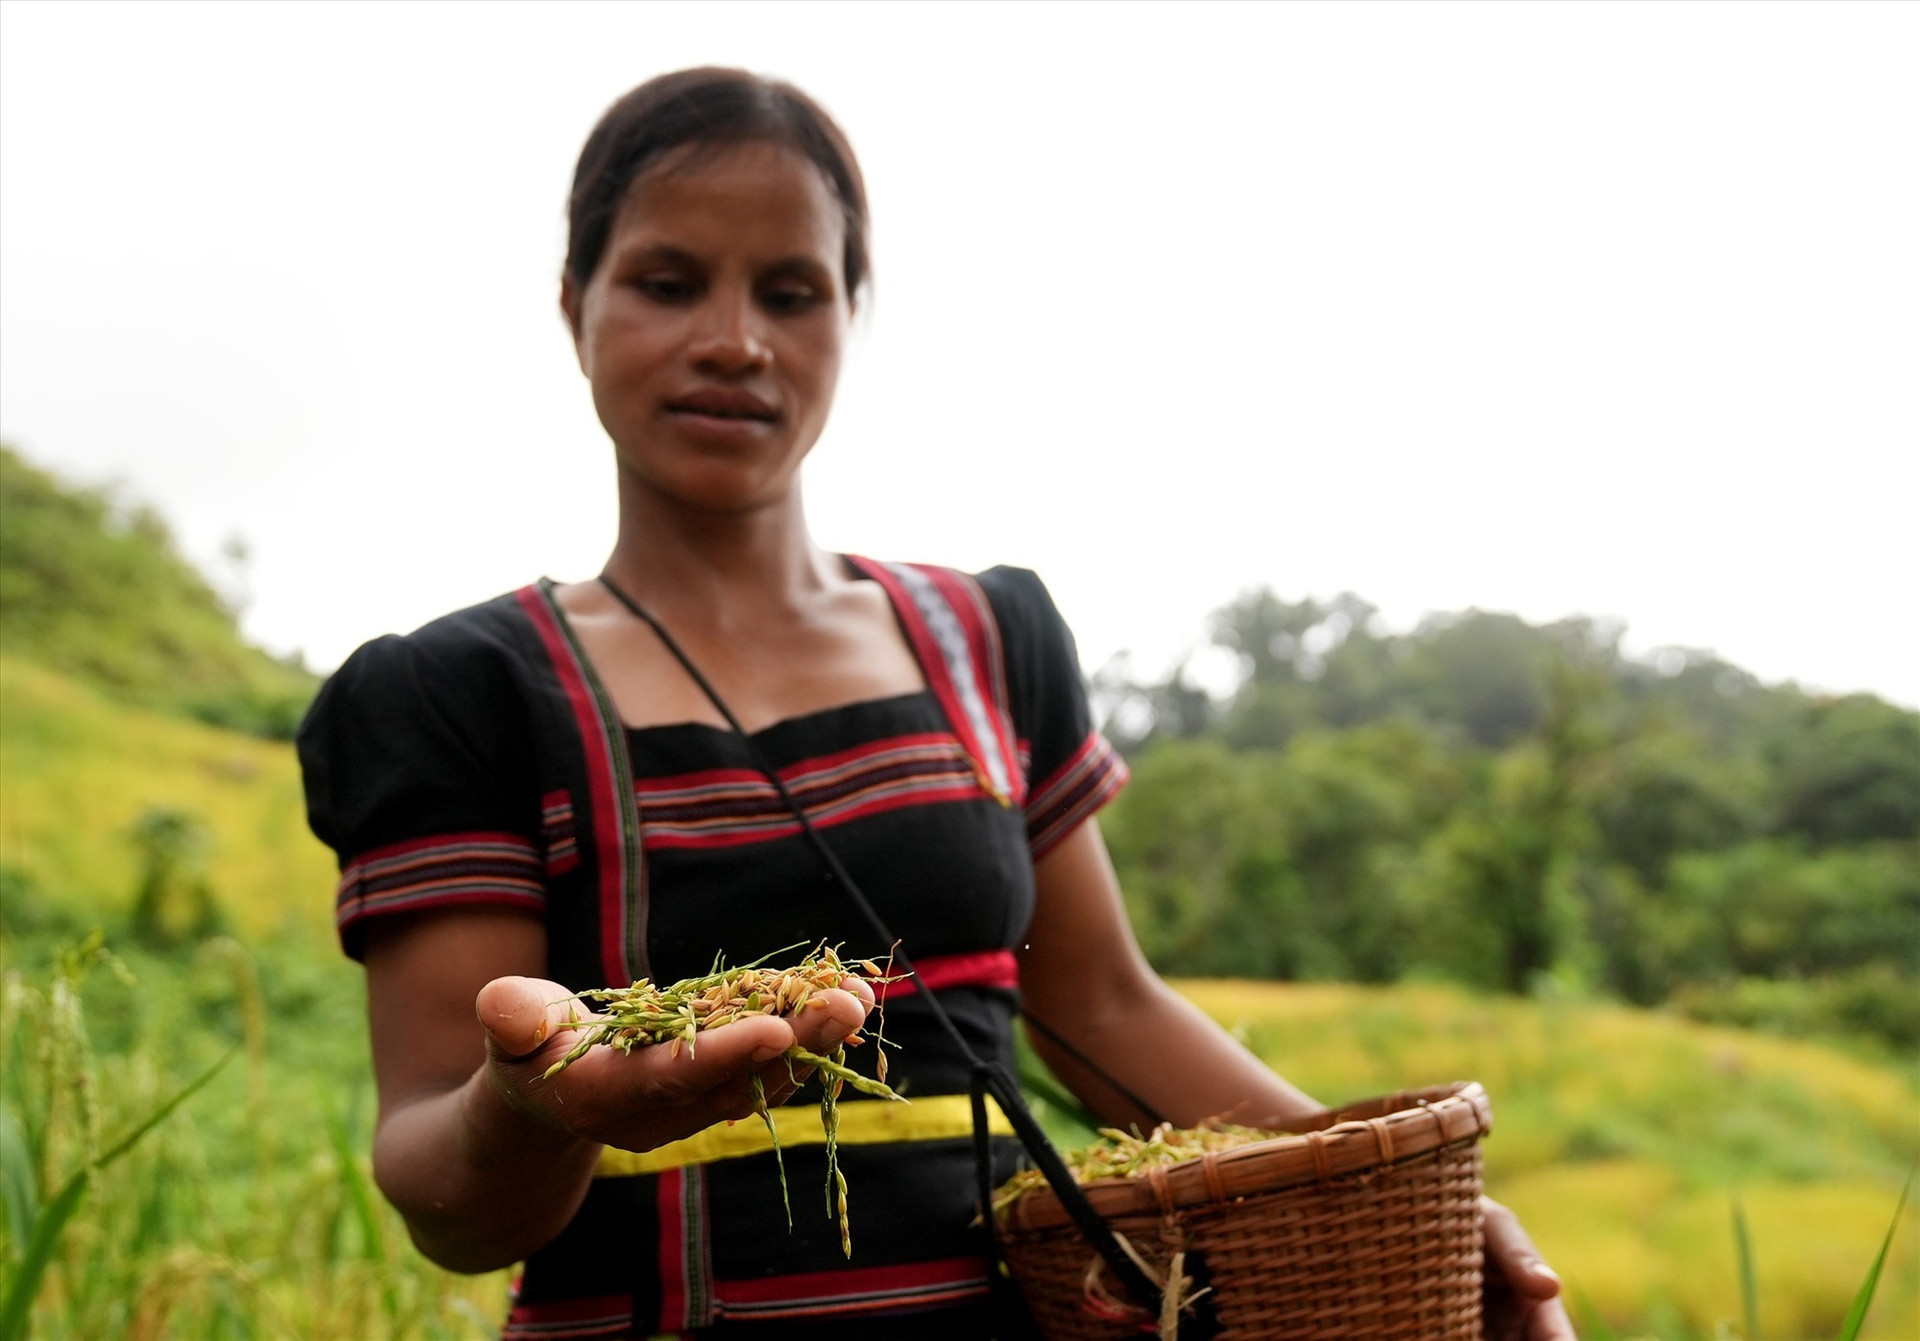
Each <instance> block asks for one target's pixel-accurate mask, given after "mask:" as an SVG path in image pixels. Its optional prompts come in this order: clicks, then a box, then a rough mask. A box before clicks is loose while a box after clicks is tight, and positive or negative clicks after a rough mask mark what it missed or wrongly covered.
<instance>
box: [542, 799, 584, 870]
mask: <svg viewBox="0 0 1920 1341" xmlns="http://www.w3.org/2000/svg"><path fill="white" fill-rule="evenodd" d="M540 838H541V841H542V842H544V843H545V844H546V847H547V874H548V875H549V876H554V875H565V874H566V873H567V872H568V871H571V870H572V869H573V868H574V867H576V866H578V865H579V864H580V842H579V839H578V838H577V837H576V836H575V835H574V832H573V797H571V796H569V795H568V794H567V793H566V792H565V791H557V792H548V793H547V794H546V795H545V796H543V797H541V798H540Z"/></svg>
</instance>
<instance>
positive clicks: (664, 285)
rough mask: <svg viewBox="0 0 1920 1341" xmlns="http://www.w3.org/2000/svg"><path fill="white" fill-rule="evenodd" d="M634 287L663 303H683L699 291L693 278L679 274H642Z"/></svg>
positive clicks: (634, 283)
mask: <svg viewBox="0 0 1920 1341" xmlns="http://www.w3.org/2000/svg"><path fill="white" fill-rule="evenodd" d="M633 287H634V288H636V289H638V290H639V291H640V292H641V293H643V294H645V295H646V296H647V297H649V298H651V299H653V300H654V301H655V302H661V303H682V302H685V301H686V300H687V299H689V298H691V297H693V296H694V294H695V293H696V292H697V289H696V288H695V286H694V283H693V281H692V280H689V279H685V278H682V277H681V276H679V275H642V276H640V278H638V279H636V280H634V282H633Z"/></svg>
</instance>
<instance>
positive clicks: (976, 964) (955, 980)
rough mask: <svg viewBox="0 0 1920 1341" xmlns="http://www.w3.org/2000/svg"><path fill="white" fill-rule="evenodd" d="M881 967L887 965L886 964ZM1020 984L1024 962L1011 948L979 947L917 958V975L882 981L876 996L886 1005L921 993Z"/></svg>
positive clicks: (1015, 985) (915, 967)
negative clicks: (972, 949)
mask: <svg viewBox="0 0 1920 1341" xmlns="http://www.w3.org/2000/svg"><path fill="white" fill-rule="evenodd" d="M881 967H883V968H884V967H885V964H884V963H882V965H881ZM1019 986H1020V961H1019V960H1017V959H1015V958H1014V957H1013V951H1011V950H976V951H972V952H970V953H967V954H960V955H928V956H927V957H926V958H925V959H916V960H914V961H913V976H912V977H911V978H899V979H896V980H895V981H893V982H888V983H881V984H880V986H879V987H878V988H876V989H875V992H874V995H875V997H876V998H877V1000H878V1003H879V1004H880V1005H882V1006H884V1005H886V1004H887V1003H888V1002H890V1001H895V1000H898V999H899V998H901V997H906V996H914V995H916V994H918V993H920V992H944V991H946V990H947V989H949V988H952V987H1004V988H1006V989H1007V990H1009V991H1013V990H1016V989H1018V988H1019Z"/></svg>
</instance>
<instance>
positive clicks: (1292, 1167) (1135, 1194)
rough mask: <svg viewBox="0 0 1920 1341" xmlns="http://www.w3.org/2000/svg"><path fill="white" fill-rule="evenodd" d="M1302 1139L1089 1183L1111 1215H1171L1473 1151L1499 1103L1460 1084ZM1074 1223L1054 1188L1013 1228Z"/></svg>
mask: <svg viewBox="0 0 1920 1341" xmlns="http://www.w3.org/2000/svg"><path fill="white" fill-rule="evenodd" d="M1300 1125H1301V1126H1302V1127H1303V1128H1304V1130H1303V1131H1301V1132H1300V1133H1299V1134H1297V1135H1289V1136H1280V1137H1275V1138H1274V1139H1273V1140H1270V1141H1259V1142H1255V1143H1254V1144H1252V1145H1244V1146H1239V1147H1236V1148H1235V1149H1232V1150H1221V1151H1215V1152H1211V1153H1208V1154H1202V1155H1196V1156H1194V1157H1193V1158H1192V1159H1188V1160H1183V1161H1181V1162H1180V1163H1178V1164H1171V1165H1167V1166H1166V1167H1164V1168H1159V1169H1150V1170H1148V1171H1147V1172H1146V1173H1144V1174H1142V1175H1140V1176H1138V1177H1133V1178H1128V1177H1123V1176H1112V1177H1107V1178H1096V1179H1093V1180H1092V1181H1090V1182H1087V1183H1084V1184H1082V1187H1083V1189H1084V1190H1085V1192H1086V1195H1087V1200H1088V1201H1089V1202H1091V1203H1092V1205H1093V1208H1094V1210H1095V1211H1097V1212H1098V1213H1099V1214H1100V1215H1101V1216H1102V1217H1103V1218H1107V1219H1116V1218H1122V1217H1130V1216H1141V1215H1172V1214H1174V1213H1175V1212H1177V1211H1180V1210H1183V1209H1188V1208H1191V1207H1196V1206H1204V1205H1208V1204H1210V1203H1217V1202H1228V1201H1234V1200H1238V1199H1239V1198H1241V1197H1246V1196H1252V1195H1255V1194H1258V1193H1262V1192H1274V1191H1278V1190H1280V1189H1282V1188H1287V1187H1295V1186H1299V1185H1301V1184H1305V1183H1316V1182H1325V1181H1329V1180H1332V1179H1336V1178H1349V1177H1352V1176H1354V1175H1356V1174H1364V1173H1367V1172H1369V1171H1373V1170H1378V1169H1382V1168H1386V1167H1388V1166H1391V1165H1394V1164H1402V1163H1406V1162H1408V1161H1410V1160H1414V1159H1418V1158H1420V1157H1422V1156H1425V1155H1430V1154H1432V1153H1433V1152H1435V1151H1437V1150H1441V1149H1443V1148H1445V1147H1448V1146H1457V1145H1471V1144H1473V1143H1474V1142H1476V1141H1478V1140H1479V1139H1480V1138H1481V1137H1483V1136H1485V1135H1486V1134H1487V1133H1488V1132H1489V1131H1491V1130H1492V1128H1493V1107H1492V1104H1491V1103H1490V1102H1489V1101H1488V1099H1487V1092H1486V1090H1485V1089H1484V1088H1483V1087H1482V1086H1481V1085H1480V1083H1479V1082H1478V1081H1471V1080H1466V1081H1458V1082H1455V1083H1454V1084H1451V1085H1435V1086H1429V1087H1427V1088H1425V1089H1414V1090H1401V1091H1398V1092H1397V1093H1394V1094H1386V1095H1379V1096H1376V1097H1374V1098H1370V1099H1361V1100H1359V1101H1357V1102H1354V1103H1350V1104H1345V1105H1342V1106H1341V1107H1339V1108H1330V1109H1323V1110H1322V1111H1321V1112H1319V1113H1317V1114H1315V1115H1314V1116H1313V1117H1311V1118H1309V1119H1307V1121H1306V1122H1304V1123H1302V1124H1300ZM1070 1224H1072V1219H1071V1217H1069V1216H1068V1214H1067V1210H1066V1207H1065V1206H1063V1205H1062V1204H1061V1202H1060V1198H1059V1197H1058V1196H1057V1195H1055V1193H1054V1191H1053V1189H1052V1188H1050V1187H1044V1186H1043V1187H1034V1188H1029V1189H1028V1190H1027V1191H1025V1192H1023V1193H1021V1194H1020V1196H1019V1197H1017V1198H1016V1199H1015V1200H1014V1202H1013V1203H1012V1205H1010V1206H1008V1207H1007V1209H1006V1210H1005V1212H1004V1213H1003V1217H1002V1220H1001V1226H1002V1228H1003V1229H1004V1230H1006V1231H1009V1232H1013V1233H1019V1232H1022V1231H1039V1230H1051V1229H1057V1228H1060V1227H1061V1226H1065V1225H1070Z"/></svg>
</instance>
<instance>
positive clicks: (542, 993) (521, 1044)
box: [473, 977, 592, 1061]
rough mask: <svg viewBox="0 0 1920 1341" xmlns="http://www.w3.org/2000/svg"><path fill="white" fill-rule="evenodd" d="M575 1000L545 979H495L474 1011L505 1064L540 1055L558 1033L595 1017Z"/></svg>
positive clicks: (487, 986) (483, 993)
mask: <svg viewBox="0 0 1920 1341" xmlns="http://www.w3.org/2000/svg"><path fill="white" fill-rule="evenodd" d="M572 996H573V993H571V992H569V991H568V990H567V989H566V988H564V987H562V986H561V985H560V984H559V983H557V982H549V981H548V980H547V979H545V978H521V977H510V978H495V979H494V980H493V981H492V982H490V983H488V984H487V985H486V986H485V987H482V988H481V989H480V995H479V996H477V997H475V998H474V1001H473V1008H474V1014H475V1015H477V1016H479V1018H480V1024H481V1025H482V1027H484V1028H485V1029H486V1031H487V1042H488V1045H489V1046H490V1047H491V1048H492V1050H493V1051H494V1052H495V1053H496V1055H498V1056H499V1057H501V1058H502V1059H503V1060H507V1061H515V1060H518V1059H519V1058H522V1057H525V1056H528V1055H529V1054H531V1053H533V1052H535V1051H537V1050H538V1049H539V1047H540V1045H541V1044H542V1043H545V1042H546V1041H547V1039H548V1038H550V1037H552V1035H553V1033H554V1031H555V1030H556V1029H559V1028H561V1027H563V1026H565V1025H568V1024H570V1023H574V1022H577V1021H580V1020H584V1019H586V1018H588V1017H589V1016H590V1015H591V1014H592V1012H590V1011H588V1010H586V1009H585V1008H584V1007H582V1006H581V1004H580V1003H579V1002H578V1001H575V1000H572V999H571V998H572Z"/></svg>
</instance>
